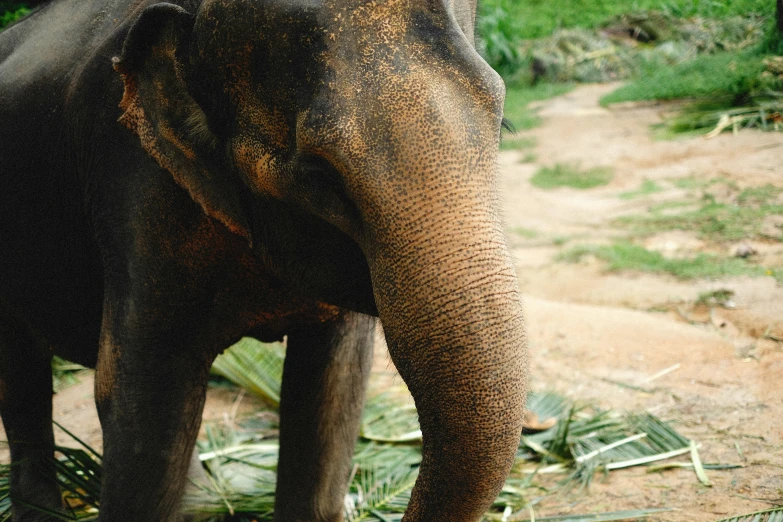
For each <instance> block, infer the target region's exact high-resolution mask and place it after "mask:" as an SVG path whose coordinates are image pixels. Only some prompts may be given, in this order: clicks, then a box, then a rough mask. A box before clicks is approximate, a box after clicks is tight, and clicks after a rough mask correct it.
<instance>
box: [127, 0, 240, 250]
mask: <svg viewBox="0 0 783 522" xmlns="http://www.w3.org/2000/svg"><path fill="white" fill-rule="evenodd" d="M194 20H195V18H194V16H193V15H191V14H190V13H188V12H187V11H185V10H184V9H182V8H181V7H179V6H175V5H173V4H166V3H162V4H155V5H152V6H150V7H148V8H146V9H145V10H144V11H143V12H142V14H141V16H140V17H139V19H138V20H137V21H136V22H135V23H134V24H133V26H132V27H131V29H130V31H129V33H128V36H127V37H126V39H125V44H124V46H123V49H122V56H121V57H120V58H114V60H113V63H114V69H115V70H116V71H117V72H119V73H120V75H121V76H122V80H123V83H124V84H125V94H124V95H123V98H122V101H121V102H120V109H122V110H123V114H122V116H121V117H120V120H119V121H120V122H121V123H122V124H123V125H125V126H126V127H128V128H129V129H130V130H132V131H133V132H134V133H136V134H137V135H138V136H139V139H140V140H141V145H142V147H144V149H145V150H146V151H147V153H149V155H150V156H152V157H153V158H155V160H157V162H158V163H159V164H160V165H161V167H163V168H164V169H166V170H167V171H169V172H170V173H171V174H172V175H173V176H174V179H175V180H176V182H177V183H178V184H179V185H181V186H182V187H183V188H185V189H186V190H187V191H188V192H189V193H190V195H191V197H192V198H193V200H194V201H196V202H197V203H198V204H199V205H200V206H201V207H202V208H203V209H204V212H206V213H207V215H209V216H211V217H213V218H215V219H217V220H219V221H220V222H222V223H223V224H224V225H225V226H226V227H228V229H229V230H231V231H232V232H234V233H235V234H238V235H240V236H243V237H244V238H245V239H247V241H248V243H250V240H251V238H250V231H249V227H248V225H247V220H246V218H245V214H244V211H243V210H242V205H241V200H240V196H239V190H240V189H239V182H238V181H237V180H235V179H234V178H233V177H231V176H230V174H229V173H228V172H227V171H226V169H223V168H219V167H218V166H219V165H220V164H221V162H220V160H219V159H218V158H219V157H220V151H219V150H217V149H218V147H217V143H218V141H217V139H216V137H215V136H214V134H213V133H212V131H211V130H210V128H209V125H208V121H207V116H206V114H204V111H203V110H202V109H201V107H200V106H199V105H198V103H197V102H196V100H194V99H193V97H192V96H191V95H190V93H189V92H188V88H187V83H186V74H185V63H184V60H185V58H184V57H185V56H187V50H188V47H189V43H190V34H191V31H192V29H193V25H194Z"/></svg>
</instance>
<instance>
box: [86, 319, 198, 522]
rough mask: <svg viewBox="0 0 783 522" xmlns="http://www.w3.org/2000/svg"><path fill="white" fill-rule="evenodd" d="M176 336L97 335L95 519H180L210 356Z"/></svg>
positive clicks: (108, 521)
mask: <svg viewBox="0 0 783 522" xmlns="http://www.w3.org/2000/svg"><path fill="white" fill-rule="evenodd" d="M177 337H179V336H178V335H176V334H174V335H166V334H162V333H161V332H156V333H154V334H150V332H149V331H146V332H145V335H143V336H141V335H127V334H126V335H123V334H122V333H121V332H117V331H114V332H109V331H105V332H104V333H103V335H102V343H101V349H100V352H99V358H98V367H97V373H96V384H95V396H96V402H97V406H98V413H99V416H100V420H101V426H102V428H103V437H104V458H103V487H102V491H101V506H100V517H99V520H101V521H106V522H114V521H117V520H122V521H123V522H172V521H180V520H182V516H181V514H180V507H181V499H182V494H183V491H184V487H185V483H186V478H187V475H188V468H189V466H190V462H191V455H192V452H193V448H194V445H195V441H196V436H197V435H198V430H199V427H200V425H201V415H202V410H203V407H204V401H205V398H206V386H207V379H208V371H209V364H210V362H211V359H209V358H206V357H200V356H199V355H198V352H196V353H194V352H193V351H191V350H190V349H187V348H188V346H187V344H188V342H189V341H190V342H194V340H193V339H192V338H190V339H189V338H188V337H189V336H187V335H182V336H181V341H179V342H177V341H176V339H177ZM158 343H159V344H158ZM208 359H209V360H208Z"/></svg>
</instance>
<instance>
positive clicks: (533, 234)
mask: <svg viewBox="0 0 783 522" xmlns="http://www.w3.org/2000/svg"><path fill="white" fill-rule="evenodd" d="M509 232H511V233H512V234H515V235H517V236H520V237H523V238H525V239H535V238H537V237H538V235H539V234H538V231H537V230H533V229H532V228H525V227H514V228H512V229H510V230H509Z"/></svg>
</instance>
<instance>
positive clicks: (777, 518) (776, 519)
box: [718, 507, 783, 522]
mask: <svg viewBox="0 0 783 522" xmlns="http://www.w3.org/2000/svg"><path fill="white" fill-rule="evenodd" d="M718 522H783V507H776V508H773V509H765V510H764V511H754V512H753V513H746V514H744V515H738V516H736V517H731V518H722V519H721V520H718Z"/></svg>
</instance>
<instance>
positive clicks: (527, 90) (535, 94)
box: [503, 83, 574, 140]
mask: <svg viewBox="0 0 783 522" xmlns="http://www.w3.org/2000/svg"><path fill="white" fill-rule="evenodd" d="M573 88H574V85H573V84H551V83H541V84H538V85H535V86H532V87H514V86H511V87H508V88H507V90H506V104H505V106H504V109H503V112H504V116H505V117H506V119H507V120H509V121H510V122H511V124H512V125H513V126H514V128H515V129H516V130H518V131H523V130H529V129H532V128H534V127H536V126H538V125H539V124H540V123H541V119H540V118H539V117H538V116H537V115H536V113H535V111H534V110H532V109H530V108H528V105H529V104H530V103H532V102H535V101H540V100H548V99H550V98H554V97H555V96H560V95H562V94H565V93H567V92H569V91H571V90H572V89H573ZM508 139H509V140H510V139H512V138H508Z"/></svg>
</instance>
